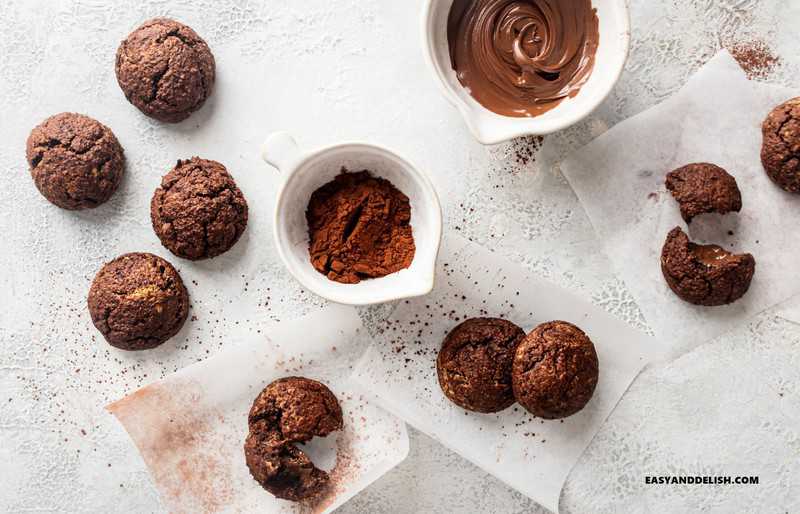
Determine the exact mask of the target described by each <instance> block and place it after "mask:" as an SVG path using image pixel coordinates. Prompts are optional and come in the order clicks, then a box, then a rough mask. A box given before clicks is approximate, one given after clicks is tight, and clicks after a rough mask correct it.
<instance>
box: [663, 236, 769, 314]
mask: <svg viewBox="0 0 800 514" xmlns="http://www.w3.org/2000/svg"><path fill="white" fill-rule="evenodd" d="M755 268H756V260H755V259H754V258H753V256H752V255H750V254H749V253H745V254H733V253H730V252H728V251H725V250H724V249H723V248H722V247H720V246H717V245H699V244H695V243H692V242H691V241H689V236H687V235H686V233H684V232H683V230H681V229H680V227H675V228H674V229H672V231H670V233H669V235H668V236H667V240H666V242H665V243H664V247H663V248H662V250H661V271H662V273H663V274H664V279H666V281H667V284H668V285H669V287H670V289H672V291H673V292H674V293H675V294H676V295H677V296H678V297H679V298H680V299H682V300H684V301H686V302H689V303H692V304H695V305H705V306H716V305H727V304H729V303H733V302H735V301H736V300H738V299H739V298H741V297H742V296H744V294H745V293H746V292H747V290H748V289H749V287H750V282H751V281H752V280H753V273H754V272H755Z"/></svg>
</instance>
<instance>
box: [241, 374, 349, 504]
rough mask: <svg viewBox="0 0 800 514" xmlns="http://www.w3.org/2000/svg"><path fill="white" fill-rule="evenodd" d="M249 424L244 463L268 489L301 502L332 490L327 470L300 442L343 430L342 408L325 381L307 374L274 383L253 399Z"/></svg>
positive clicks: (275, 493) (281, 496)
mask: <svg viewBox="0 0 800 514" xmlns="http://www.w3.org/2000/svg"><path fill="white" fill-rule="evenodd" d="M248 425H249V433H248V434H247V439H246V440H245V443H244V455H245V461H246V463H247V467H248V468H249V469H250V474H251V475H252V476H253V478H255V479H256V481H257V482H258V483H259V484H261V486H262V487H264V489H266V490H267V491H269V492H270V493H271V494H273V495H274V496H277V497H278V498H282V499H284V500H290V501H301V500H305V499H309V498H313V497H315V496H317V495H319V494H320V493H322V492H324V491H325V490H326V489H327V488H328V485H329V483H330V476H329V475H328V473H326V472H325V471H323V470H321V469H319V468H317V467H316V466H315V465H314V463H313V462H311V459H309V458H308V455H306V454H305V453H304V452H303V451H302V450H301V449H299V448H298V447H297V446H296V445H297V444H298V443H305V442H306V441H309V440H311V439H312V438H313V437H315V436H317V437H324V436H326V435H328V434H330V433H331V432H335V431H337V430H341V429H342V426H343V420H342V409H341V407H339V402H338V400H337V399H336V396H334V394H333V393H332V392H331V390H330V389H328V388H327V387H326V386H325V385H324V384H321V383H320V382H317V381H316V380H311V379H308V378H302V377H287V378H281V379H278V380H276V381H274V382H272V383H271V384H269V385H268V386H267V387H266V388H264V390H263V391H261V394H259V395H258V397H257V398H256V399H255V401H254V402H253V406H252V407H251V408H250V414H249V416H248Z"/></svg>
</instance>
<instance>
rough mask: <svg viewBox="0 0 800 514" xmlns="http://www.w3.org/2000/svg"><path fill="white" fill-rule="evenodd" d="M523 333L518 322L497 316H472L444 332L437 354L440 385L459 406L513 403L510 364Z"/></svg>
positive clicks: (484, 408) (485, 408)
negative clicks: (443, 338)
mask: <svg viewBox="0 0 800 514" xmlns="http://www.w3.org/2000/svg"><path fill="white" fill-rule="evenodd" d="M524 337H525V332H524V331H523V330H522V329H521V328H519V327H518V326H517V325H515V324H513V323H511V322H510V321H506V320H504V319H499V318H471V319H468V320H466V321H464V322H462V323H460V324H459V325H458V326H456V327H455V328H454V329H453V330H451V331H450V333H449V334H447V337H446V338H445V340H444V343H443V344H442V348H441V350H439V355H438V357H437V358H436V372H437V374H438V376H439V386H440V387H441V388H442V391H443V392H444V394H445V396H447V398H449V399H450V401H452V402H453V403H455V404H456V405H458V406H459V407H461V408H464V409H467V410H470V411H474V412H483V413H491V412H499V411H501V410H503V409H506V408H508V407H510V406H511V405H512V404H513V403H514V393H513V391H512V388H511V365H512V362H513V360H514V350H516V348H517V344H519V342H520V341H521V340H522V338H524Z"/></svg>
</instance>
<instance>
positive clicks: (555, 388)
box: [511, 321, 599, 419]
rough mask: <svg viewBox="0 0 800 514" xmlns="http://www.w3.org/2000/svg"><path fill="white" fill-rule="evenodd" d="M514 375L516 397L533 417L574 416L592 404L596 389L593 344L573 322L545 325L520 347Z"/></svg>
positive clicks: (597, 367) (516, 357)
mask: <svg viewBox="0 0 800 514" xmlns="http://www.w3.org/2000/svg"><path fill="white" fill-rule="evenodd" d="M511 376H512V383H513V385H514V396H515V397H516V399H517V401H518V402H519V403H520V405H522V406H523V407H525V409H527V410H528V411H529V412H531V413H532V414H533V415H535V416H538V417H540V418H544V419H560V418H566V417H567V416H572V415H573V414H575V413H577V412H578V411H580V410H581V409H583V408H584V407H585V406H586V404H587V403H589V400H590V399H591V398H592V395H593V394H594V389H595V387H596V386H597V379H598V376H599V363H598V361H597V352H596V351H595V348H594V343H592V341H591V339H589V337H588V336H587V335H586V334H585V333H584V332H583V331H582V330H581V329H579V328H578V327H576V326H575V325H573V324H572V323H567V322H566V321H550V322H548V323H542V324H541V325H539V326H538V327H536V328H535V329H533V331H532V332H531V333H530V334H528V335H527V336H526V337H525V339H523V340H522V342H520V344H519V346H517V351H516V354H515V355H514V366H513V371H512V375H511Z"/></svg>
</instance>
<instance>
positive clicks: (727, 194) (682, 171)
mask: <svg viewBox="0 0 800 514" xmlns="http://www.w3.org/2000/svg"><path fill="white" fill-rule="evenodd" d="M666 183H667V189H668V190H669V192H670V193H672V196H673V197H675V200H677V201H678V204H679V205H680V209H681V216H682V217H683V219H684V220H685V221H686V223H691V221H692V218H694V217H695V216H697V215H698V214H704V213H711V212H714V213H717V214H726V213H729V212H739V211H740V210H742V193H741V192H740V191H739V186H738V185H737V184H736V179H735V178H733V176H731V175H730V174H729V173H728V172H727V171H725V170H724V169H722V168H720V167H719V166H716V165H714V164H709V163H705V162H701V163H694V164H688V165H686V166H683V167H682V168H678V169H676V170H674V171H671V172H670V173H668V174H667V181H666Z"/></svg>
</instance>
